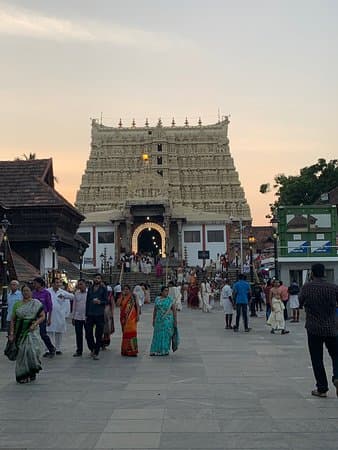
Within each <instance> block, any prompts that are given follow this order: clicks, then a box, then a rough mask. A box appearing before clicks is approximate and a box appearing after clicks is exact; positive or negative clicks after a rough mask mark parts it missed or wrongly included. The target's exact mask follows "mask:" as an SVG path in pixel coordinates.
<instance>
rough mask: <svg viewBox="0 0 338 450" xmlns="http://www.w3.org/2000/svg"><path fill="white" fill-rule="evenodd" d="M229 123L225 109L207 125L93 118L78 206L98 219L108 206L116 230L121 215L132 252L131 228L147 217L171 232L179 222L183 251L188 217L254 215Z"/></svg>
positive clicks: (173, 240)
mask: <svg viewBox="0 0 338 450" xmlns="http://www.w3.org/2000/svg"><path fill="white" fill-rule="evenodd" d="M228 124H229V120H228V118H227V117H225V118H224V119H223V120H222V121H220V122H219V123H216V124H213V125H206V126H203V125H202V122H201V120H199V121H198V124H197V125H196V126H190V125H189V123H188V120H187V119H186V120H185V123H184V125H183V126H177V125H176V124H175V121H174V119H173V121H172V124H171V126H169V127H165V126H163V124H162V121H161V119H159V120H158V123H157V125H156V126H150V125H149V122H148V120H146V122H145V126H142V127H138V126H136V124H135V121H134V120H133V122H132V124H131V126H130V127H124V126H123V125H122V121H121V120H120V122H119V124H118V126H117V127H108V126H105V125H102V124H100V123H98V122H97V121H96V120H93V121H92V132H91V138H92V140H91V152H90V156H89V160H88V162H87V166H86V169H85V173H84V175H83V177H82V182H81V186H80V189H79V191H78V193H77V199H76V206H77V207H78V208H79V210H80V211H81V212H82V213H83V214H85V215H86V216H87V218H90V219H88V220H91V222H95V223H97V219H96V218H97V217H102V212H104V211H105V212H107V214H108V216H109V222H112V223H114V224H115V232H117V225H116V224H117V223H118V228H119V236H120V240H121V242H122V244H121V246H122V247H123V248H124V249H125V250H126V251H127V252H128V251H131V250H133V251H135V245H134V248H132V245H133V244H132V242H133V241H132V238H133V236H134V234H133V233H134V231H135V229H136V228H137V227H138V226H141V225H142V223H145V222H146V221H147V220H148V219H147V218H150V219H149V220H153V223H158V224H159V225H160V226H162V227H163V229H165V233H166V236H167V235H168V236H169V234H170V232H169V229H170V230H171V233H172V230H173V229H175V230H176V231H175V235H176V236H173V235H172V234H170V236H171V237H170V240H168V242H170V243H169V244H168V245H171V244H173V247H175V246H176V247H178V248H179V250H180V251H179V253H180V256H181V255H182V245H185V242H184V240H183V241H182V242H181V243H180V240H181V236H180V234H181V233H182V232H183V231H182V226H183V225H184V224H186V225H187V224H190V225H191V224H193V223H197V222H198V221H200V222H201V221H203V223H205V224H206V223H213V224H217V223H223V224H224V223H226V222H227V221H229V220H230V218H231V217H235V218H240V219H241V220H243V221H247V222H250V221H251V215H250V209H249V206H248V204H247V201H246V199H245V195H244V190H243V188H242V186H241V183H240V181H239V176H238V173H237V171H236V168H235V165H234V161H233V158H232V157H231V154H230V148H229V139H228ZM100 213H101V215H100ZM196 221H197V222H196ZM133 230H134V231H133ZM178 233H179V235H178ZM134 239H135V236H134ZM118 245H120V244H116V246H115V252H118V251H119V249H118ZM163 252H164V250H163Z"/></svg>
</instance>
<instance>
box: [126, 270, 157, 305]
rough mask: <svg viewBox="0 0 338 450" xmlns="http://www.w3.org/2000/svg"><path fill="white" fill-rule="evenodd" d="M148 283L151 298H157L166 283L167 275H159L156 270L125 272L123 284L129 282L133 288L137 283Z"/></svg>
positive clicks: (152, 299)
mask: <svg viewBox="0 0 338 450" xmlns="http://www.w3.org/2000/svg"><path fill="white" fill-rule="evenodd" d="M140 283H147V284H149V286H150V299H151V301H154V300H155V297H157V296H158V295H159V294H160V290H161V287H162V286H163V285H164V284H165V276H164V275H163V276H162V277H157V276H156V275H155V273H154V272H152V273H149V274H146V273H141V272H124V273H123V279H122V285H123V284H129V286H130V287H131V289H133V288H134V286H136V285H137V284H140Z"/></svg>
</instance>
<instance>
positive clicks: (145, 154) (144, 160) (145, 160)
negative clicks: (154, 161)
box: [142, 152, 149, 162]
mask: <svg viewBox="0 0 338 450" xmlns="http://www.w3.org/2000/svg"><path fill="white" fill-rule="evenodd" d="M142 161H143V162H148V161H149V154H148V153H145V152H144V153H142Z"/></svg>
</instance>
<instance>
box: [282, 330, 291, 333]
mask: <svg viewBox="0 0 338 450" xmlns="http://www.w3.org/2000/svg"><path fill="white" fill-rule="evenodd" d="M289 333H290V331H289V330H282V334H289Z"/></svg>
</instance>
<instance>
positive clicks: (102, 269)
mask: <svg viewBox="0 0 338 450" xmlns="http://www.w3.org/2000/svg"><path fill="white" fill-rule="evenodd" d="M104 259H105V258H104V254H103V253H101V255H100V260H101V273H104V263H105V260H104Z"/></svg>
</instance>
